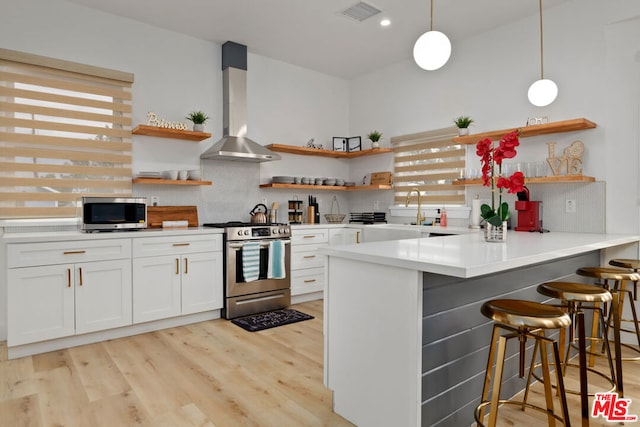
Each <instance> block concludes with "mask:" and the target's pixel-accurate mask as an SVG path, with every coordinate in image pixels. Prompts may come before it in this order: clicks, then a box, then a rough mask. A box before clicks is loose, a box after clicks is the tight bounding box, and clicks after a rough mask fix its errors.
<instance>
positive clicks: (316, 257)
mask: <svg viewBox="0 0 640 427" xmlns="http://www.w3.org/2000/svg"><path fill="white" fill-rule="evenodd" d="M322 246H326V245H302V246H294V247H293V248H292V250H291V270H300V269H305V268H317V267H324V265H325V259H326V256H325V255H321V254H319V253H318V248H319V247H322Z"/></svg>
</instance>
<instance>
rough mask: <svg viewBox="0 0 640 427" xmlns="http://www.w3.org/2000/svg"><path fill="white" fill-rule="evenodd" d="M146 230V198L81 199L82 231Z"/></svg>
mask: <svg viewBox="0 0 640 427" xmlns="http://www.w3.org/2000/svg"><path fill="white" fill-rule="evenodd" d="M141 228H147V199H146V197H83V198H82V229H83V230H84V231H86V232H92V231H124V230H138V229H141Z"/></svg>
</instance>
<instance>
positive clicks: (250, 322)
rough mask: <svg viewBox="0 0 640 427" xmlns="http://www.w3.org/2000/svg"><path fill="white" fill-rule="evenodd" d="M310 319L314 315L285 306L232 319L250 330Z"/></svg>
mask: <svg viewBox="0 0 640 427" xmlns="http://www.w3.org/2000/svg"><path fill="white" fill-rule="evenodd" d="M309 319H313V316H309V315H308V314H305V313H302V312H300V311H297V310H293V309H290V308H285V309H283V310H274V311H268V312H266V313H259V314H254V315H251V316H246V317H240V318H238V319H233V320H231V322H232V323H234V324H236V325H238V326H240V327H241V328H242V329H245V330H247V331H249V332H256V331H262V330H265V329H270V328H275V327H278V326H282V325H288V324H290V323H295V322H302V321H303V320H309Z"/></svg>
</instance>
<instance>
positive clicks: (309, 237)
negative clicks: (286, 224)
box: [303, 236, 316, 239]
mask: <svg viewBox="0 0 640 427" xmlns="http://www.w3.org/2000/svg"><path fill="white" fill-rule="evenodd" d="M314 237H316V236H304V237H303V239H313V238H314Z"/></svg>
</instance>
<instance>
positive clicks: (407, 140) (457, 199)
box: [391, 128, 465, 205]
mask: <svg viewBox="0 0 640 427" xmlns="http://www.w3.org/2000/svg"><path fill="white" fill-rule="evenodd" d="M457 135H458V133H457V130H456V128H445V129H438V130H434V131H429V132H421V133H415V134H411V135H403V136H397V137H393V138H391V144H392V145H393V153H394V162H395V164H394V177H393V181H394V190H395V199H394V203H396V204H403V205H404V203H405V200H406V198H407V194H408V193H409V192H410V191H411V189H413V188H417V189H418V190H420V193H421V194H422V203H424V204H430V205H445V204H447V205H456V204H459V205H463V204H465V191H464V190H465V189H464V186H462V185H454V184H453V181H454V180H455V179H457V178H459V177H460V174H461V172H462V171H464V168H465V149H464V148H463V147H462V146H461V145H456V144H455V143H454V142H453V141H452V139H453V137H455V136H457ZM409 203H410V204H414V205H415V204H417V203H418V196H417V194H415V193H413V194H412V195H411V197H410V198H409Z"/></svg>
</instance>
